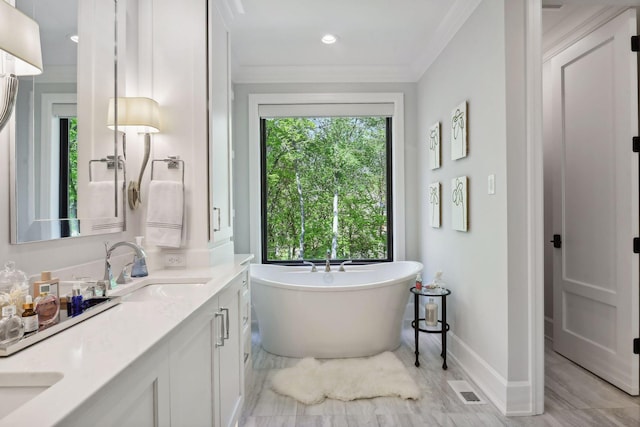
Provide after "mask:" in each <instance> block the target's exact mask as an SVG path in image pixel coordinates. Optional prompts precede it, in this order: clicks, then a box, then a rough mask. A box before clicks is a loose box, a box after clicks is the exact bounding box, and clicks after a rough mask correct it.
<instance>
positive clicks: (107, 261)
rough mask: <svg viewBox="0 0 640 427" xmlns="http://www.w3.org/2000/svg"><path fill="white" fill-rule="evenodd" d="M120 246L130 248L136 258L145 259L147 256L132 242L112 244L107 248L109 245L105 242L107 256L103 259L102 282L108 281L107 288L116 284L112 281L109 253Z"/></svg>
mask: <svg viewBox="0 0 640 427" xmlns="http://www.w3.org/2000/svg"><path fill="white" fill-rule="evenodd" d="M120 246H128V247H130V248H131V249H133V250H134V251H135V252H136V256H137V257H138V258H141V259H145V258H146V257H147V254H146V253H145V252H144V249H142V248H141V247H140V246H138V245H136V244H135V243H133V242H117V243H114V244H113V245H112V246H111V247H109V244H108V243H107V242H105V244H104V248H105V250H106V251H107V255H106V256H105V259H104V280H108V281H109V288H113V287H115V285H116V282H115V280H114V279H113V273H112V272H111V253H112V252H113V251H114V250H115V249H117V248H119V247H120Z"/></svg>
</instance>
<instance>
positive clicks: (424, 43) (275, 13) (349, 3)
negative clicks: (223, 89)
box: [219, 0, 480, 82]
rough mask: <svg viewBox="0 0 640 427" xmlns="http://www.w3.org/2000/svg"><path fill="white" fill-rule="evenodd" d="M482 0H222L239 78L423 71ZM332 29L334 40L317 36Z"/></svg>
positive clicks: (411, 75)
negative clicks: (331, 43)
mask: <svg viewBox="0 0 640 427" xmlns="http://www.w3.org/2000/svg"><path fill="white" fill-rule="evenodd" d="M479 3H480V0H454V1H443V0H323V1H313V0H269V1H265V0H220V2H219V7H220V8H221V9H222V10H221V11H222V13H223V15H225V20H226V21H227V22H228V23H229V30H230V33H231V51H232V64H233V80H234V81H236V82H304V81H315V82H317V81H341V82H345V81H359V82H363V81H375V82H379V81H411V82H414V81H416V80H418V79H419V78H420V76H421V75H422V73H423V72H424V70H425V69H426V68H427V67H428V66H429V64H430V63H431V61H433V59H434V58H435V57H436V56H437V55H438V54H439V53H440V52H441V50H442V49H443V48H444V46H446V44H447V43H448V42H449V40H450V39H451V37H453V35H454V34H455V32H456V31H457V30H458V29H459V28H460V26H461V25H462V24H463V23H464V21H465V20H466V19H467V18H468V17H469V15H470V14H471V12H473V10H474V9H475V7H476V6H477V5H478V4H479ZM326 33H332V34H334V35H336V36H337V37H338V41H337V43H335V44H333V45H325V44H323V43H321V41H320V38H321V37H322V36H323V35H324V34H326Z"/></svg>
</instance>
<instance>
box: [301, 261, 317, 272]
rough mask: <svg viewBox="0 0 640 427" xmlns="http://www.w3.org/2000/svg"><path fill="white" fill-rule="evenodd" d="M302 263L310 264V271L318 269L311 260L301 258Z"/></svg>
mask: <svg viewBox="0 0 640 427" xmlns="http://www.w3.org/2000/svg"><path fill="white" fill-rule="evenodd" d="M302 264H304V265H310V266H311V272H312V273H315V272H316V271H318V269H317V268H316V265H315V264H314V263H312V262H311V261H305V260H302Z"/></svg>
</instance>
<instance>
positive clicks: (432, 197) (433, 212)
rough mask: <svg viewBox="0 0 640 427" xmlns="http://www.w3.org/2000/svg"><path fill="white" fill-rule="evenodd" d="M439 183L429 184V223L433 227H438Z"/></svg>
mask: <svg viewBox="0 0 640 427" xmlns="http://www.w3.org/2000/svg"><path fill="white" fill-rule="evenodd" d="M440 199H441V198H440V183H439V182H434V183H433V184H430V185H429V224H430V225H431V227H433V228H440V212H441V208H440Z"/></svg>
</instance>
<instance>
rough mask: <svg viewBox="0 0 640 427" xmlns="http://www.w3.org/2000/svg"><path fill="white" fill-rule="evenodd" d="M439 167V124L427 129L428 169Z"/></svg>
mask: <svg viewBox="0 0 640 427" xmlns="http://www.w3.org/2000/svg"><path fill="white" fill-rule="evenodd" d="M439 167H440V122H437V123H436V124H434V125H433V126H431V127H430V128H429V169H438V168H439Z"/></svg>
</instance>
